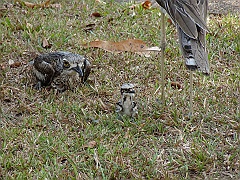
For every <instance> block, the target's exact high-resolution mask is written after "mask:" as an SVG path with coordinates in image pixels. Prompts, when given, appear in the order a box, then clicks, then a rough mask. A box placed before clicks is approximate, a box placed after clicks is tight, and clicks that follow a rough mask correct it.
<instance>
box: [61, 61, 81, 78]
mask: <svg viewBox="0 0 240 180" xmlns="http://www.w3.org/2000/svg"><path fill="white" fill-rule="evenodd" d="M82 66H83V62H81V61H79V62H78V61H71V60H68V59H63V71H65V72H66V73H67V74H69V75H71V74H73V73H78V74H79V76H80V77H82V76H83V70H82Z"/></svg>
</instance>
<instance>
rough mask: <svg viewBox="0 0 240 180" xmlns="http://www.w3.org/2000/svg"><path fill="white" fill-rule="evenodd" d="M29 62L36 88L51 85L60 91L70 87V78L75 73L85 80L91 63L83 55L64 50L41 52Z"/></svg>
mask: <svg viewBox="0 0 240 180" xmlns="http://www.w3.org/2000/svg"><path fill="white" fill-rule="evenodd" d="M30 64H32V65H33V74H34V76H35V77H36V79H37V84H36V85H35V89H37V90H41V88H42V87H43V86H52V87H54V88H56V89H57V90H58V91H60V92H62V91H65V90H67V89H70V88H71V87H70V84H71V82H72V78H76V75H77V74H78V77H79V78H81V81H82V82H85V81H86V80H87V78H88V76H89V74H90V71H91V64H90V62H89V61H88V60H87V59H86V58H85V57H84V56H81V55H79V54H74V53H71V52H64V51H59V52H51V53H47V54H41V55H39V56H37V57H36V58H35V59H33V60H32V61H31V62H30Z"/></svg>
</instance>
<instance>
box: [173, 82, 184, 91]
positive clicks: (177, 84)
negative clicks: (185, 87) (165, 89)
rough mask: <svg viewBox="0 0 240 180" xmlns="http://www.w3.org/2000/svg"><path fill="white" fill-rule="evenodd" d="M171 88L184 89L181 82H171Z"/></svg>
mask: <svg viewBox="0 0 240 180" xmlns="http://www.w3.org/2000/svg"><path fill="white" fill-rule="evenodd" d="M171 87H173V88H178V89H182V85H181V84H180V82H171Z"/></svg>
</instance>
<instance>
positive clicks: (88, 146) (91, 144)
mask: <svg viewBox="0 0 240 180" xmlns="http://www.w3.org/2000/svg"><path fill="white" fill-rule="evenodd" d="M96 145H97V142H96V141H90V142H88V143H87V144H85V145H83V146H82V147H83V148H94V147H95V146H96Z"/></svg>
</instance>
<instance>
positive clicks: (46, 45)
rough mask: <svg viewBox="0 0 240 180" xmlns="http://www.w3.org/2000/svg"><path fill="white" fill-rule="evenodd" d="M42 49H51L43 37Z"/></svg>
mask: <svg viewBox="0 0 240 180" xmlns="http://www.w3.org/2000/svg"><path fill="white" fill-rule="evenodd" d="M42 47H43V48H45V49H49V48H51V47H52V45H51V44H49V43H48V40H47V39H46V38H45V37H44V38H43V42H42Z"/></svg>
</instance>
